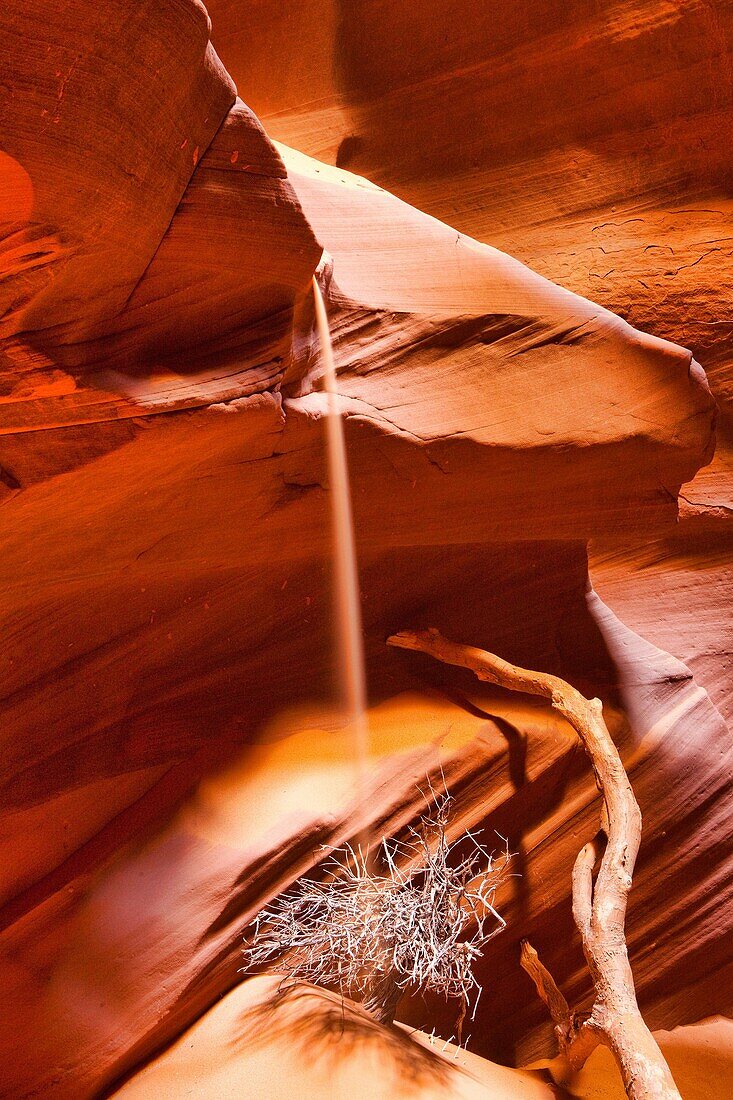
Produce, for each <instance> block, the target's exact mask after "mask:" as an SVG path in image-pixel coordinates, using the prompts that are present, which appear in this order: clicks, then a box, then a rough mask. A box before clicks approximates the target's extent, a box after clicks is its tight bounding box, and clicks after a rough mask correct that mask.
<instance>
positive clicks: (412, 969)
mask: <svg viewBox="0 0 733 1100" xmlns="http://www.w3.org/2000/svg"><path fill="white" fill-rule="evenodd" d="M452 804H453V799H452V798H451V797H450V795H448V794H446V795H443V796H440V797H434V805H433V806H430V807H429V809H428V812H427V813H426V814H425V815H424V816H423V817H422V818H421V819H420V825H419V828H418V829H415V828H413V827H412V826H408V830H407V837H406V838H405V839H398V838H396V837H394V838H390V839H389V840H388V839H387V838H386V837H382V839H381V843H380V844H378V845H376V846H375V847H374V848H373V849H371V850H370V849H369V848H367V850H366V851H364V850H362V846H361V844H359V845H358V847H354V846H352V845H351V844H348V843H347V844H346V845H344V846H343V847H342V848H336V849H333V850H331V852H330V855H329V857H328V858H327V859H326V860H325V861H324V863H323V864H322V865H321V870H322V872H323V875H324V877H323V878H322V879H317V878H312V877H309V878H306V879H304V880H302V881H301V882H299V883H298V884H297V885H296V886H295V887H294V888H293V889H291V890H289V891H287V892H286V893H285V894H281V895H280V896H279V897H278V898H277V899H276V900H275V901H274V902H273V903H272V904H270V905H269V906H267V907H266V908H265V909H263V910H262V911H261V912H260V913H259V914H258V915H257V919H256V921H255V929H254V935H253V937H252V939H251V941H249V942H247V943H246V946H245V949H244V958H245V966H244V968H243V972H244V973H248V972H249V973H257V972H258V971H260V970H263V969H265V970H268V969H269V970H271V971H274V972H277V973H283V974H284V975H285V984H284V986H281V990H280V992H282V991H283V990H284V989H287V988H289V987H290V986H291V985H297V984H298V983H302V982H308V983H312V984H314V985H320V986H323V987H325V988H326V989H336V990H337V991H338V992H339V993H340V995H341V998H342V1000H343V999H344V998H347V997H349V998H356V999H357V1000H360V1001H361V1002H362V1003H363V1006H364V1008H365V1009H366V1010H367V1012H369V1013H370V1014H371V1015H372V1016H373V1017H374V1018H375V1019H376V1020H377V1021H378V1022H379V1023H382V1024H391V1023H392V1022H393V1020H394V1015H395V1011H396V1009H397V1005H398V1002H399V1000H400V998H401V996H402V994H403V993H404V992H405V991H406V990H407V989H410V988H413V989H417V990H419V991H421V992H423V991H427V990H432V991H435V992H437V993H438V994H440V995H441V996H444V997H446V998H458V999H459V1000H460V1001H461V1010H460V1015H459V1018H458V1024H457V1035H458V1042H459V1044H460V1043H461V1039H462V1027H463V1021H464V1019H465V1017H466V1013H467V1011H468V1010H469V1008H470V1009H471V1010H472V1011H471V1018H472V1019H473V1018H474V1016H475V1013H476V1007H477V1005H478V999H479V997H480V995H481V986H480V984H479V983H478V981H477V980H476V977H475V975H474V973H473V966H474V963H475V961H476V960H477V959H479V958H480V957H481V955H482V953H483V952H482V948H483V947H484V946H485V945H486V943H487V942H488V941H489V939H491V937H492V936H494V935H495V934H496V933H497V932H500V931H501V929H502V928H504V927H505V924H506V922H505V921H504V920H503V919H502V917H501V916H500V915H499V914H498V913H497V911H496V910H495V909H494V907H493V904H492V902H493V900H494V894H495V892H496V888H497V884H498V881H499V879H500V877H501V875H502V873H503V871H504V870H505V869H506V865H507V863H508V861H509V851H508V849H507V851H506V853H505V856H504V858H503V859H502V860H500V861H497V862H496V863H495V861H494V858H493V856H492V855H491V854H490V853H489V852H487V851H486V849H485V848H484V847H483V845H482V844H480V843H479V841H478V840H477V839H476V834H474V833H472V832H471V831H470V830H469V831H467V833H466V834H464V835H463V836H461V837H459V839H458V840H457V841H454V842H453V843H449V841H448V838H447V834H446V830H447V826H448V820H449V817H450V812H451V806H452ZM466 840H469V841H470V844H471V846H472V848H471V851H470V852H469V853H468V854H467V855H464V857H463V858H462V859H460V860H459V861H458V862H456V861H455V860H451V858H450V857H451V853H454V852H455V850H456V849H457V848H458V846H459V845H461V847H462V848H464V847H465V844H464V842H465V841H466ZM365 842H366V838H365ZM377 862H378V863H379V864H380V865H381V866H380V867H377V866H376V864H377ZM451 1038H453V1036H451Z"/></svg>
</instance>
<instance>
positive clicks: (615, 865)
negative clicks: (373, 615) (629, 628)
mask: <svg viewBox="0 0 733 1100" xmlns="http://www.w3.org/2000/svg"><path fill="white" fill-rule="evenodd" d="M388 641H389V644H390V645H393V646H398V647H400V648H402V649H413V650H417V651H419V652H421V653H427V654H429V655H430V656H431V657H435V658H436V659H437V660H439V661H442V662H444V663H445V664H450V665H457V666H459V667H461V668H467V669H470V671H471V672H473V673H474V674H475V675H476V676H477V677H478V679H479V680H484V681H486V682H487V683H490V684H496V685H498V686H499V687H502V688H507V689H508V690H510V691H521V692H526V693H527V694H529V695H538V696H540V697H542V698H543V699H549V701H550V702H551V704H552V706H553V707H554V708H555V709H556V710H557V711H559V713H560V714H562V715H563V717H564V718H566V719H567V721H568V722H569V723H570V725H571V726H572V727H573V729H574V730H575V732H576V733H577V734H578V737H579V738H580V740H581V741H582V743H583V747H584V748H585V751H586V753H587V754H588V757H589V758H590V762H591V765H592V767H593V772H594V774H595V778H596V784H597V786H598V789H599V790H600V792H601V795H602V797H603V811H602V815H601V829H600V832H599V834H598V836H597V837H596V838H595V840H593V841H592V842H591V843H589V844H586V845H585V847H584V848H583V849H582V850H581V852H580V853H579V855H578V857H577V859H576V861H575V866H574V868H573V878H572V883H573V919H574V920H575V923H576V925H577V927H578V930H579V932H580V936H581V940H582V944H583V953H584V954H585V958H586V961H587V963H588V968H589V970H590V973H591V977H592V979H593V985H594V989H595V999H594V1003H593V1009H592V1011H591V1014H590V1016H589V1017H588V1018H587V1019H584V1020H582V1021H578V1019H577V1018H576V1016H575V1015H574V1014H573V1013H571V1011H570V1008H569V1006H568V1004H567V1001H566V1000H565V998H564V997H563V995H562V993H561V992H560V990H559V989H558V987H557V986H556V984H555V982H554V980H553V979H552V977H551V975H550V974H549V972H548V970H547V969H546V968H545V967H544V966H543V964H542V963H541V962H540V960H539V958H538V956H537V952H536V951H535V950H534V949H533V948H532V947H530V945H529V944H526V943H525V944H524V945H523V947H522V965H523V967H524V969H525V970H526V971H527V973H528V974H529V975H530V977H531V978H532V980H533V981H534V983H535V986H536V987H537V991H538V993H539V995H540V996H541V997H542V999H543V1001H544V1002H545V1004H546V1005H547V1007H548V1009H549V1011H550V1015H551V1016H552V1020H553V1023H554V1025H555V1033H556V1035H557V1037H558V1042H559V1045H560V1051H561V1054H563V1055H564V1056H565V1058H566V1059H567V1062H568V1068H569V1069H570V1070H571V1071H575V1070H577V1069H579V1068H580V1067H581V1066H582V1065H583V1063H584V1062H585V1060H586V1059H587V1058H588V1056H589V1055H590V1053H591V1051H592V1050H593V1049H594V1047H595V1046H596V1045H597V1044H598V1043H599V1042H602V1043H604V1044H605V1045H606V1046H608V1047H609V1048H610V1050H611V1051H612V1053H613V1055H614V1057H615V1059H616V1062H617V1064H618V1067H619V1070H620V1072H621V1076H622V1078H623V1083H624V1088H625V1089H626V1094H627V1096H628V1097H629V1098H630V1100H680V1094H679V1092H678V1090H677V1088H676V1086H675V1083H674V1081H673V1079H672V1075H671V1073H670V1071H669V1067H668V1066H667V1063H666V1062H665V1060H664V1057H663V1055H662V1052H661V1051H660V1049H659V1047H658V1046H657V1044H656V1041H655V1039H654V1036H653V1035H652V1033H651V1032H650V1031H649V1029H648V1027H647V1026H646V1024H645V1023H644V1020H643V1019H642V1016H641V1013H640V1011H639V1006H638V1004H637V1002H636V991H635V989H634V979H633V975H632V973H631V966H630V964H629V957H628V951H627V948H626V938H625V931H624V925H625V919H626V905H627V901H628V896H629V890H630V889H631V876H632V874H633V870H634V864H635V862H636V856H637V853H638V851H639V844H640V841H641V811H640V810H639V806H638V804H637V802H636V798H635V797H634V792H633V790H632V789H631V784H630V783H629V778H628V776H627V774H626V771H625V770H624V766H623V764H622V763H621V758H620V756H619V754H618V751H617V749H616V746H615V745H614V743H613V740H612V738H611V735H610V733H609V732H608V728H607V726H606V723H605V722H604V720H603V707H602V704H601V702H600V700H599V699H586V698H585V696H584V695H581V693H580V692H579V691H576V689H575V688H573V687H571V685H570V684H568V683H566V682H565V681H564V680H561V679H560V678H559V677H558V676H550V675H547V674H545V673H542V672H531V671H529V670H528V669H524V668H518V667H517V666H515V665H512V664H509V662H508V661H504V660H502V659H501V658H500V657H496V656H495V655H494V654H492V653H487V652H485V651H484V650H482V649H475V648H473V647H472V646H467V645H459V644H457V643H456V642H451V641H449V640H448V639H447V638H444V637H443V636H442V635H441V634H440V633H439V632H438V631H437V630H424V631H416V632H412V631H403V632H402V633H400V634H395V635H393V636H392V637H391V638H389V640H388ZM596 868H597V874H596V875H595V881H594V872H595V871H596Z"/></svg>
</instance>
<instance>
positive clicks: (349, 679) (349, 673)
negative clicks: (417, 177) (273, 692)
mask: <svg viewBox="0 0 733 1100" xmlns="http://www.w3.org/2000/svg"><path fill="white" fill-rule="evenodd" d="M313 297H314V299H315V308H316V327H317V329H318V339H319V343H320V350H321V360H322V363H323V370H324V382H325V391H326V394H327V414H326V442H327V452H328V480H329V487H330V494H331V518H332V537H333V556H334V588H335V597H336V601H335V602H336V643H337V648H338V654H339V663H340V671H341V679H340V683H341V689H342V691H343V697H344V704H345V708H346V717H347V720H348V723H349V729H350V733H351V738H352V745H353V756H354V765H355V771H356V796H357V806H358V807H359V811H361V809H362V808H363V806H364V801H365V794H366V773H367V763H368V755H369V726H368V722H367V714H366V706H367V697H366V671H365V662H364V643H363V635H362V621H361V603H360V598H359V573H358V569H357V563H356V545H355V540H354V520H353V516H352V510H351V486H350V483H349V469H348V464H347V461H346V442H345V437H344V425H343V419H342V416H341V413H340V411H339V405H338V390H337V388H336V370H335V367H334V362H333V348H332V346H331V332H330V329H329V327H328V318H327V316H326V307H325V305H324V302H323V295H322V294H321V288H320V287H319V285H318V282H317V280H316V277H315V276H314V277H313ZM360 832H361V835H360V837H359V841H360V843H361V844H362V847H363V848H364V847H367V846H368V830H367V829H362V830H361V831H360Z"/></svg>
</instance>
